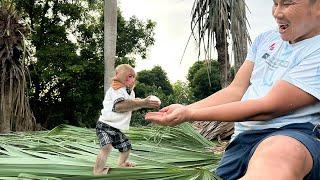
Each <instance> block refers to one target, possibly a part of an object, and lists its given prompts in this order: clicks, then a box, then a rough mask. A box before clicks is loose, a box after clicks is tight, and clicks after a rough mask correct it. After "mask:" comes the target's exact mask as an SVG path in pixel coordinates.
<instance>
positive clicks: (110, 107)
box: [93, 64, 160, 175]
mask: <svg viewBox="0 0 320 180" xmlns="http://www.w3.org/2000/svg"><path fill="white" fill-rule="evenodd" d="M115 71H116V74H115V76H114V78H113V80H112V85H111V87H110V88H109V89H108V91H107V92H106V94H105V97H104V100H103V109H102V110H101V115H100V117H99V120H98V122H97V126H96V134H97V136H98V138H99V141H100V145H101V149H100V152H99V153H98V155H97V159H96V163H95V165H94V168H93V174H94V175H100V174H107V173H108V171H109V167H105V165H106V161H107V157H108V155H109V154H110V152H111V150H112V147H114V148H115V149H118V150H119V152H120V155H119V159H118V165H119V166H120V167H133V166H135V164H134V163H133V162H130V161H128V157H129V154H130V150H131V143H130V141H129V139H128V138H127V137H126V136H125V135H124V134H123V132H122V131H124V130H128V129H129V124H130V120H131V114H132V111H134V110H138V109H141V108H159V107H160V103H159V101H157V100H153V99H152V98H151V97H150V96H148V97H147V98H145V99H140V98H135V93H134V91H133V88H134V85H135V80H136V73H135V71H134V69H133V68H132V67H131V66H130V65H128V64H121V65H119V66H117V67H116V70H115Z"/></svg>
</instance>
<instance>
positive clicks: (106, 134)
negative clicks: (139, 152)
mask: <svg viewBox="0 0 320 180" xmlns="http://www.w3.org/2000/svg"><path fill="white" fill-rule="evenodd" d="M96 134H97V136H98V138H99V141H100V146H101V147H103V146H105V145H107V144H111V145H112V146H113V147H114V148H115V149H118V150H119V151H120V152H127V151H129V150H131V149H132V147H131V143H130V141H129V139H128V138H127V136H126V135H124V134H123V133H122V132H121V131H120V130H119V129H117V128H114V127H112V126H109V125H108V124H105V123H103V122H100V121H98V122H97V126H96Z"/></svg>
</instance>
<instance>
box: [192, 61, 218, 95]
mask: <svg viewBox="0 0 320 180" xmlns="http://www.w3.org/2000/svg"><path fill="white" fill-rule="evenodd" d="M219 74H220V73H219V64H218V62H217V61H207V62H205V61H197V62H196V63H194V64H193V65H192V66H191V67H190V69H189V71H188V77H187V79H188V81H189V83H190V84H189V85H190V88H191V91H192V94H193V96H194V97H195V98H196V99H197V100H200V99H203V98H206V97H208V96H209V95H211V94H213V93H215V92H217V91H219V90H220V89H221V84H220V75H219Z"/></svg>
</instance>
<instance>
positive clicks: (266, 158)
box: [246, 135, 312, 179]
mask: <svg viewBox="0 0 320 180" xmlns="http://www.w3.org/2000/svg"><path fill="white" fill-rule="evenodd" d="M311 168H312V157H311V154H310V152H309V151H308V150H307V148H306V147H305V146H304V145H303V144H302V143H300V142H299V141H298V140H296V139H294V138H291V137H288V136H281V135H277V136H272V137H269V138H267V139H265V140H263V141H262V142H261V143H260V144H259V145H258V147H257V149H256V150H255V152H254V154H253V156H252V158H251V159H250V162H249V165H248V171H247V173H246V175H247V174H248V175H249V174H251V175H252V174H256V175H258V177H259V176H260V175H263V176H261V177H265V176H268V175H269V176H275V177H279V179H282V178H281V177H283V178H294V179H296V178H297V179H302V178H303V177H304V176H305V175H306V174H308V172H309V171H310V170H311ZM259 174H260V175H259Z"/></svg>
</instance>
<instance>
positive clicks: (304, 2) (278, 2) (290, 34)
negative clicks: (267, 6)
mask: <svg viewBox="0 0 320 180" xmlns="http://www.w3.org/2000/svg"><path fill="white" fill-rule="evenodd" d="M273 2H274V4H273V8H272V14H273V17H274V18H275V20H276V22H277V24H278V28H279V29H278V30H279V33H280V34H281V38H282V39H283V40H285V41H290V42H291V43H296V42H299V41H301V40H304V39H307V38H311V37H313V36H315V35H318V34H320V20H319V19H320V16H319V15H320V6H319V0H318V1H317V2H315V3H313V4H312V3H310V2H309V0H273Z"/></svg>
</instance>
